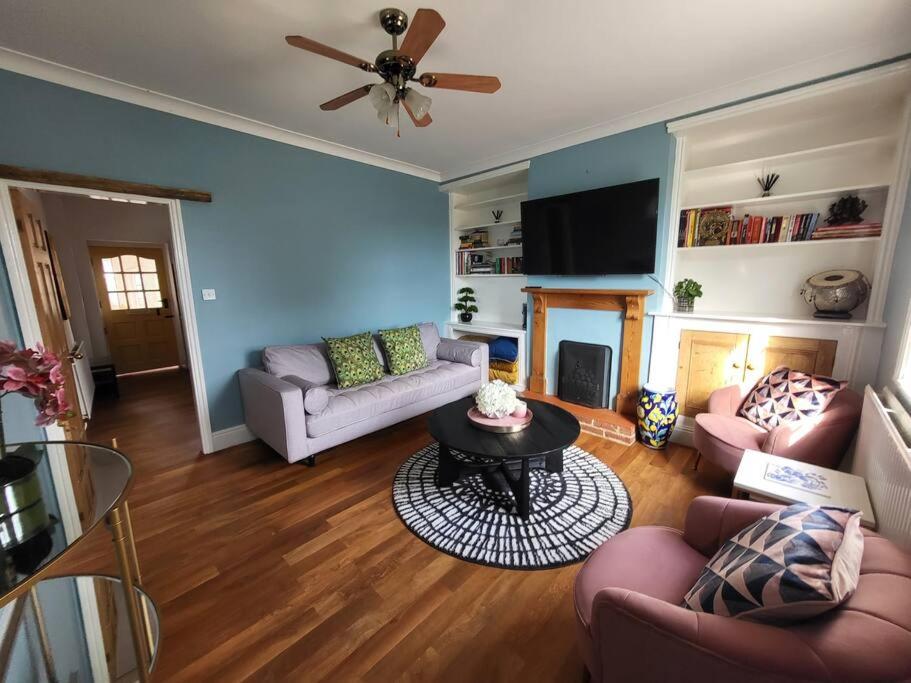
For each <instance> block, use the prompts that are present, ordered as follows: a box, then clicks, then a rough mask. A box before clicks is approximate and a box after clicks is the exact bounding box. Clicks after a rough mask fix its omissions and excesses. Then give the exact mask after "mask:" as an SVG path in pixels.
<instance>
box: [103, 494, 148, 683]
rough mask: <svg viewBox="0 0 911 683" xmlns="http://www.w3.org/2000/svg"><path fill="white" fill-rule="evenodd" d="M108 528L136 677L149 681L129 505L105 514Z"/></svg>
mask: <svg viewBox="0 0 911 683" xmlns="http://www.w3.org/2000/svg"><path fill="white" fill-rule="evenodd" d="M108 522H109V524H110V529H111V538H112V539H113V541H114V551H115V553H116V554H117V564H118V565H119V566H120V579H121V581H122V583H123V591H124V598H125V599H126V608H127V616H128V617H129V620H130V631H132V634H133V649H134V650H135V653H136V665H137V668H138V670H139V680H140V681H142V682H143V683H146V681H148V680H149V660H150V655H151V653H150V651H149V648H148V642H149V640H148V631H147V628H146V627H145V625H144V624H143V619H142V616H141V612H140V609H139V605H138V604H137V596H136V591H135V589H134V587H135V586H136V585H137V577H136V572H135V569H136V568H138V562H137V561H136V551H135V548H134V547H132V544H131V541H132V538H133V534H132V529H131V528H130V522H129V508H127V507H126V504H125V503H124V504H122V505H120V506H118V507H116V508H114V509H113V510H111V512H110V514H109V515H108Z"/></svg>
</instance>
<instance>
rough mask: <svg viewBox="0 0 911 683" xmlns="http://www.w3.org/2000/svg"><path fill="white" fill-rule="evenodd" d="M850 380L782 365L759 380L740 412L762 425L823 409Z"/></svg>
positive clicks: (796, 418)
mask: <svg viewBox="0 0 911 683" xmlns="http://www.w3.org/2000/svg"><path fill="white" fill-rule="evenodd" d="M846 386H848V383H847V382H843V381H839V380H837V379H832V378H831V377H824V376H822V375H808V374H807V373H805V372H800V371H799V370H791V369H790V368H785V367H780V368H776V369H774V370H772V372H770V373H769V374H768V375H766V376H765V377H763V378H762V379H761V380H759V382H758V383H757V384H756V386H755V388H754V389H753V391H751V392H750V395H749V396H747V399H746V401H744V402H743V407H742V408H741V409H740V414H741V415H742V416H743V417H745V418H746V419H748V420H749V421H750V422H754V423H756V424H757V425H759V426H760V427H762V428H763V429H767V430H770V429H772V428H773V427H777V426H778V425H780V424H783V423H785V422H797V421H799V420H803V419H805V418H808V417H815V416H816V415H819V414H820V413H822V412H823V411H824V410H825V409H826V407H827V406H828V405H829V404H830V403H831V402H832V399H833V398H835V394H837V393H838V392H839V391H841V390H842V389H844V388H845V387H846Z"/></svg>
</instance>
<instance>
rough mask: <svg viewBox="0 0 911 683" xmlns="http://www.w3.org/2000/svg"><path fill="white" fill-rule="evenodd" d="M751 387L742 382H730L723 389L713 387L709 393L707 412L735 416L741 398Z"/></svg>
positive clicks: (745, 395)
mask: <svg viewBox="0 0 911 683" xmlns="http://www.w3.org/2000/svg"><path fill="white" fill-rule="evenodd" d="M752 388H753V387H751V386H748V385H744V384H732V385H731V386H729V387H724V388H723V389H715V391H713V392H712V393H711V394H709V406H708V412H710V413H712V414H714V415H727V416H729V417H734V416H736V415H737V411H738V410H740V406H741V404H742V403H743V399H745V398H746V397H747V394H749V393H750V391H751V390H752Z"/></svg>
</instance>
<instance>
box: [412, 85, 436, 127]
mask: <svg viewBox="0 0 911 683" xmlns="http://www.w3.org/2000/svg"><path fill="white" fill-rule="evenodd" d="M405 103H406V104H407V105H408V107H409V108H410V109H411V113H412V114H414V118H416V119H417V120H418V121H420V120H421V119H423V118H424V117H425V116H427V114H429V113H430V105H431V104H432V103H433V100H431V99H430V98H429V97H427V96H426V95H422V94H421V93H419V92H418V91H417V90H415V89H414V88H409V89H408V92H407V93H406V94H405Z"/></svg>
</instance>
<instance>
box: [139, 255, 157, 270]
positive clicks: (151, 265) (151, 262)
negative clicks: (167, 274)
mask: <svg viewBox="0 0 911 683" xmlns="http://www.w3.org/2000/svg"><path fill="white" fill-rule="evenodd" d="M139 270H141V271H142V272H143V273H157V272H158V269H157V268H156V267H155V259H151V258H143V257H142V256H140V257H139Z"/></svg>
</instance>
